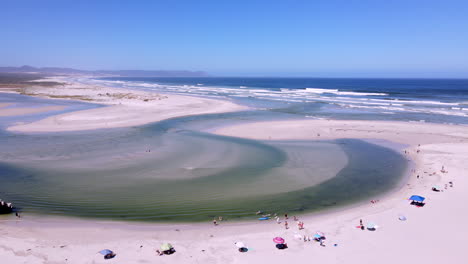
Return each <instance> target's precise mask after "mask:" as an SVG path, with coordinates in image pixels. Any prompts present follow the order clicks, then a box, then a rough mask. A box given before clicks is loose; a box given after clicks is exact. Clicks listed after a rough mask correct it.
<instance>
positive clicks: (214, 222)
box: [213, 218, 218, 226]
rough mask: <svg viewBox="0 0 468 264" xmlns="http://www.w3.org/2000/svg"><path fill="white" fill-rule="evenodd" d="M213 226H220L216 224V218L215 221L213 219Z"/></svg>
mask: <svg viewBox="0 0 468 264" xmlns="http://www.w3.org/2000/svg"><path fill="white" fill-rule="evenodd" d="M213 224H214V225H215V226H217V225H218V222H216V218H215V219H213Z"/></svg>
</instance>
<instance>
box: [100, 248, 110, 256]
mask: <svg viewBox="0 0 468 264" xmlns="http://www.w3.org/2000/svg"><path fill="white" fill-rule="evenodd" d="M99 253H101V254H102V255H107V254H112V253H113V252H112V250H110V249H103V250H101V251H99Z"/></svg>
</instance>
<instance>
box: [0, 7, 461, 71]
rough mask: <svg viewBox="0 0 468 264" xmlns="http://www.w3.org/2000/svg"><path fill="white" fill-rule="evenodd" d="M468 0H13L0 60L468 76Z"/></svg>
mask: <svg viewBox="0 0 468 264" xmlns="http://www.w3.org/2000/svg"><path fill="white" fill-rule="evenodd" d="M467 14H468V1H431V0H426V1H419V0H410V1H409V0H404V1H399V0H392V1H384V0H382V1H379V0H361V1H353V0H343V1H335V0H329V1H294V0H289V1H272V0H270V1H254V0H250V1H221V0H218V1H208V0H207V1H203V0H199V1H195V0H192V1H177V0H167V1H104V0H99V1H98V0H96V1H67V0H59V1H47V0H44V1H36V0H32V1H22V0H15V1H2V3H1V4H0V27H1V31H0V32H1V35H2V38H1V39H0V66H21V65H24V64H28V65H33V66H58V67H74V68H81V69H112V70H114V69H167V70H179V69H185V70H203V71H207V72H209V73H211V74H213V75H223V76H318V77H468V15H467Z"/></svg>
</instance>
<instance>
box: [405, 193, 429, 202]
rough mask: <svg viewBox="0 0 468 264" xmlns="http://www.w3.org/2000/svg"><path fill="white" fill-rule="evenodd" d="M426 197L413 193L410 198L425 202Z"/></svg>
mask: <svg viewBox="0 0 468 264" xmlns="http://www.w3.org/2000/svg"><path fill="white" fill-rule="evenodd" d="M425 199H426V198H424V197H422V196H419V195H412V196H411V197H410V198H409V200H411V201H416V202H421V203H422V202H423V201H424V200H425Z"/></svg>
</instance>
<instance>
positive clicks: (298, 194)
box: [0, 124, 407, 221]
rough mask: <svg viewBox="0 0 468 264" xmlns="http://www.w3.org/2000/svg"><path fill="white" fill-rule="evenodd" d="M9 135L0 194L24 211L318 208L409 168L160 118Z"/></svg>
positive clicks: (385, 152) (231, 214) (154, 217)
mask: <svg viewBox="0 0 468 264" xmlns="http://www.w3.org/2000/svg"><path fill="white" fill-rule="evenodd" d="M8 137H9V140H8V144H6V145H4V146H5V148H3V149H2V150H3V151H2V152H1V153H0V159H1V160H4V161H5V162H3V163H0V181H1V184H0V195H1V197H2V199H4V200H9V201H13V202H14V203H15V204H16V205H17V206H19V207H20V208H22V210H24V211H25V212H35V213H43V214H57V215H71V216H79V217H92V218H109V219H119V220H138V221H208V220H210V219H211V218H212V217H213V216H224V217H225V218H229V219H241V218H254V217H255V214H254V213H255V212H256V211H258V210H262V211H264V212H269V213H275V212H276V213H284V212H289V213H291V214H293V213H300V212H309V211H314V210H322V209H327V208H332V207H336V206H340V205H345V204H348V203H351V202H355V201H358V200H360V199H365V198H368V197H372V196H375V195H378V194H381V193H382V192H385V191H388V190H390V189H391V188H394V187H395V186H396V184H397V183H398V181H399V180H400V178H401V176H402V175H403V172H404V170H405V168H406V166H407V164H406V160H405V159H404V157H402V156H401V155H399V154H398V153H397V152H395V151H393V150H390V149H387V148H383V147H380V146H377V145H374V144H370V143H366V142H363V141H360V140H336V141H327V142H311V141H307V142H306V141H304V142H299V141H294V142H293V141H291V142H288V141H281V142H259V141H253V140H244V139H237V138H229V137H222V136H214V135H209V134H203V133H198V132H192V131H185V130H177V129H171V128H168V127H165V126H164V125H161V124H159V125H152V126H147V127H143V128H135V129H123V130H113V131H111V132H106V133H103V132H102V131H100V132H99V131H98V132H92V133H70V134H67V133H64V134H43V135H35V136H32V135H29V136H28V135H13V134H4V135H1V136H0V138H3V139H4V140H5V138H8ZM0 141H1V140H0ZM5 142H6V141H4V142H3V143H5ZM0 143H2V142H0Z"/></svg>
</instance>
